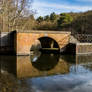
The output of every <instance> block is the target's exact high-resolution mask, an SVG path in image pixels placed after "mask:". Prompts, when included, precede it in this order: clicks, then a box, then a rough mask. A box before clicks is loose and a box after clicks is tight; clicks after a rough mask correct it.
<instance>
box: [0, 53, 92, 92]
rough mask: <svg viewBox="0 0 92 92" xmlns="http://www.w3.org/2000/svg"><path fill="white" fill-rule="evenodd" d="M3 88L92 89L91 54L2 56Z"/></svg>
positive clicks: (29, 91)
mask: <svg viewBox="0 0 92 92" xmlns="http://www.w3.org/2000/svg"><path fill="white" fill-rule="evenodd" d="M0 62H1V78H0V92H92V55H88V56H69V55H58V54H41V53H37V54H34V55H31V56H18V57H15V56H0Z"/></svg>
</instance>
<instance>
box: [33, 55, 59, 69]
mask: <svg viewBox="0 0 92 92" xmlns="http://www.w3.org/2000/svg"><path fill="white" fill-rule="evenodd" d="M33 60H34V58H33ZM58 61H59V55H57V54H42V55H41V56H40V57H39V58H38V59H36V61H35V62H32V66H34V67H35V68H37V69H38V70H40V71H49V70H51V69H53V68H54V67H55V66H56V65H57V64H58Z"/></svg>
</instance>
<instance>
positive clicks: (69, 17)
mask: <svg viewBox="0 0 92 92" xmlns="http://www.w3.org/2000/svg"><path fill="white" fill-rule="evenodd" d="M35 29H38V30H59V31H62V30H63V31H72V33H74V34H76V33H80V34H92V11H87V12H84V13H61V14H59V15H57V14H55V13H51V14H50V15H47V16H44V17H42V16H40V17H38V18H37V19H36V26H35Z"/></svg>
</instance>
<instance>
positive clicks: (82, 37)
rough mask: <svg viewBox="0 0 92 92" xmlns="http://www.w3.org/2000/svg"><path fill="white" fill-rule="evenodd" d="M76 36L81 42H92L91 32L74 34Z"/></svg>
mask: <svg viewBox="0 0 92 92" xmlns="http://www.w3.org/2000/svg"><path fill="white" fill-rule="evenodd" d="M74 37H75V38H77V40H78V41H80V42H84V43H85V42H86V43H87V42H88V43H92V35H89V34H76V35H74Z"/></svg>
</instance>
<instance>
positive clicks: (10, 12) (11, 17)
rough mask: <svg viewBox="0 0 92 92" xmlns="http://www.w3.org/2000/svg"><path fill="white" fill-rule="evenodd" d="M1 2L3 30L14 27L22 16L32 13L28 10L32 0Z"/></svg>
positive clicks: (2, 0)
mask: <svg viewBox="0 0 92 92" xmlns="http://www.w3.org/2000/svg"><path fill="white" fill-rule="evenodd" d="M1 4H2V6H0V10H2V16H3V18H2V19H3V29H2V30H3V31H9V30H14V29H16V27H17V26H16V25H17V23H18V22H19V21H20V19H21V18H22V17H25V16H29V15H30V14H32V13H33V12H32V11H30V10H29V9H31V8H30V6H31V4H32V0H1ZM18 24H19V23H18ZM20 25H21V24H20Z"/></svg>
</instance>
